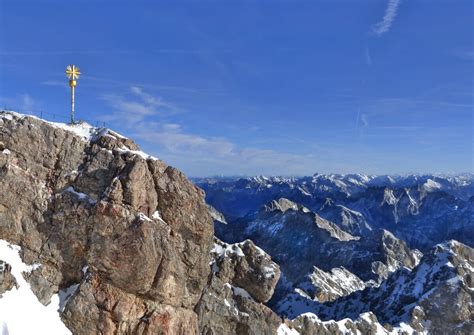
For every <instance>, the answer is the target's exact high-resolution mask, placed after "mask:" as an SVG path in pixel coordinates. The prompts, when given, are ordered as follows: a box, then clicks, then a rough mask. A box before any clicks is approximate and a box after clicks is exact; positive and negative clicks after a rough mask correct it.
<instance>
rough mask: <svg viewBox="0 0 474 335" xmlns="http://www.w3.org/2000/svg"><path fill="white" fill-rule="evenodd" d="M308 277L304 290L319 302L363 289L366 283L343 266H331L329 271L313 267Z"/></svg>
mask: <svg viewBox="0 0 474 335" xmlns="http://www.w3.org/2000/svg"><path fill="white" fill-rule="evenodd" d="M309 279H310V281H311V282H310V283H308V284H310V285H308V288H307V289H305V292H307V293H309V294H310V296H311V298H312V299H313V300H317V301H320V302H326V301H333V300H336V299H337V298H340V297H344V296H346V295H349V294H351V293H352V292H355V291H360V290H363V289H364V288H365V287H366V285H367V284H366V283H365V282H364V281H362V280H361V279H360V278H359V277H357V276H356V275H354V274H353V273H352V272H350V271H348V270H347V269H346V268H344V267H340V268H333V269H331V271H330V272H325V271H323V270H321V269H318V268H317V267H314V271H313V273H312V274H311V275H309ZM301 286H302V285H300V287H301ZM303 289H304V288H303Z"/></svg>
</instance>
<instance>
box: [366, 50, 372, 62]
mask: <svg viewBox="0 0 474 335" xmlns="http://www.w3.org/2000/svg"><path fill="white" fill-rule="evenodd" d="M365 63H366V64H367V66H372V57H371V56H370V49H369V46H366V47H365Z"/></svg>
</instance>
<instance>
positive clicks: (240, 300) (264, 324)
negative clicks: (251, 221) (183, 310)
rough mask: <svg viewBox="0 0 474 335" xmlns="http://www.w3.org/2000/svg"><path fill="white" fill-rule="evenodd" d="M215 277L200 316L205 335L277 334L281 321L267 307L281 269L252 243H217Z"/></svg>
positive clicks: (197, 310) (212, 262) (197, 309)
mask: <svg viewBox="0 0 474 335" xmlns="http://www.w3.org/2000/svg"><path fill="white" fill-rule="evenodd" d="M211 266H212V273H211V274H210V276H209V279H208V287H207V288H206V290H205V291H204V293H203V296H202V299H201V301H200V303H199V305H198V306H197V307H196V312H197V313H198V315H199V322H200V328H201V329H202V333H203V334H206V335H211V334H216V335H217V334H275V333H276V329H277V328H278V326H279V325H280V322H281V319H280V317H278V316H277V315H276V314H275V313H274V312H273V311H272V310H270V309H269V308H268V307H267V306H265V305H263V303H264V302H266V301H268V300H269V299H270V298H271V296H272V295H273V290H274V288H275V286H276V283H277V282H278V279H279V278H280V269H279V267H278V265H277V264H275V263H274V262H272V261H271V259H270V256H268V255H267V254H266V253H265V252H264V251H263V250H261V249H260V248H258V247H256V246H255V245H254V244H253V243H252V242H251V241H248V240H247V241H244V242H242V243H236V244H227V243H223V242H221V241H219V240H218V239H216V240H215V242H214V248H213V249H212V251H211Z"/></svg>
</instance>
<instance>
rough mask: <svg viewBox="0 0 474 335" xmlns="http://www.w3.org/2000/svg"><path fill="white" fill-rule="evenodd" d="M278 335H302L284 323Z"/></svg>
mask: <svg viewBox="0 0 474 335" xmlns="http://www.w3.org/2000/svg"><path fill="white" fill-rule="evenodd" d="M277 334H278V335H299V334H300V333H299V332H297V331H296V329H293V328H290V327H288V326H287V325H286V324H284V323H282V324H281V325H280V327H278V329H277Z"/></svg>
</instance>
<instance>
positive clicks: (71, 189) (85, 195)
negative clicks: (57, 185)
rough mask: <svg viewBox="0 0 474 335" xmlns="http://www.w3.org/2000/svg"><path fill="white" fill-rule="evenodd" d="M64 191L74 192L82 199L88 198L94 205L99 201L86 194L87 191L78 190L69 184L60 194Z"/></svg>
mask: <svg viewBox="0 0 474 335" xmlns="http://www.w3.org/2000/svg"><path fill="white" fill-rule="evenodd" d="M64 193H72V194H74V195H75V196H76V197H78V198H79V199H80V200H86V201H88V202H89V203H90V204H92V205H94V204H95V203H97V201H95V200H94V199H92V198H91V197H90V196H89V195H87V194H85V193H81V192H77V191H76V190H75V189H74V188H73V187H72V186H69V187H68V188H66V189H65V190H64V191H63V192H61V193H60V194H64Z"/></svg>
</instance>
